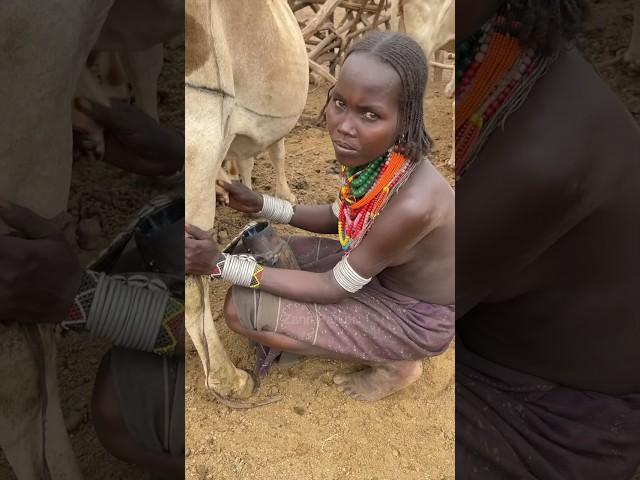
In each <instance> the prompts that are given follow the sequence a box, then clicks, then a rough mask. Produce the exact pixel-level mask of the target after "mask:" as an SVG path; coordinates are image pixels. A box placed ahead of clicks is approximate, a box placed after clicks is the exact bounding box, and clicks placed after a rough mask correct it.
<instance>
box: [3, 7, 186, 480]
mask: <svg viewBox="0 0 640 480" xmlns="http://www.w3.org/2000/svg"><path fill="white" fill-rule="evenodd" d="M117 2H118V3H119V4H121V6H122V4H126V3H129V0H117ZM171 2H173V3H172V4H173V5H174V6H175V5H176V2H175V0H137V1H136V2H135V3H136V5H138V6H141V5H143V4H146V8H147V11H148V12H156V13H157V12H160V11H162V8H165V7H167V5H168V4H169V3H171ZM113 5H114V0H59V1H57V2H55V3H53V4H51V3H50V2H35V1H34V0H3V2H2V9H1V13H0V65H2V66H3V68H0V95H1V96H2V98H3V105H2V109H0V171H1V172H2V174H1V175H0V192H1V193H2V195H3V196H4V197H6V198H7V199H9V200H11V201H13V202H15V203H17V204H19V205H23V206H26V207H29V208H31V209H32V210H34V211H36V212H37V213H39V214H40V215H42V216H45V217H49V218H50V217H54V216H56V215H57V214H58V213H60V212H62V211H65V210H66V206H67V198H68V195H69V187H70V182H71V166H72V130H71V108H70V105H71V100H72V98H73V95H74V92H75V89H76V85H77V82H78V79H79V77H80V73H81V71H82V69H83V67H84V65H85V62H86V59H87V57H88V55H89V51H90V49H91V48H92V47H93V46H94V44H95V43H96V40H97V37H98V34H99V33H100V31H101V28H102V26H103V25H104V24H105V20H106V18H107V16H108V15H109V14H110V11H111V8H112V7H113ZM140 8H142V7H140ZM179 18H180V19H182V14H181V13H180V17H179ZM149 21H150V20H149V19H148V18H147V19H145V22H149ZM160 25H161V23H160V22H157V23H155V24H154V25H152V26H153V31H152V32H140V29H139V28H138V29H137V30H136V29H132V30H131V29H129V28H127V29H125V31H123V32H122V36H121V37H120V38H119V39H118V41H122V42H125V41H126V42H128V43H127V44H128V45H131V44H132V42H133V44H136V45H139V46H140V48H145V47H143V45H147V47H146V48H148V47H149V46H150V45H155V44H157V43H158V40H157V38H156V39H155V41H154V39H153V35H156V34H157V32H158V31H159V30H161V28H160ZM149 42H152V43H150V44H149ZM116 43H117V42H115V41H114V45H115V44H116ZM8 231H9V228H8V227H7V226H6V225H5V224H3V223H2V222H1V221H0V235H3V234H6V233H8ZM0 255H2V252H0ZM55 368H56V363H55V341H54V336H53V329H52V328H51V327H49V326H40V327H33V328H31V327H29V328H27V327H21V326H17V325H9V326H6V325H0V378H1V379H2V381H0V448H2V450H3V451H4V453H5V455H6V457H7V459H8V461H9V463H10V465H11V467H12V468H13V470H14V472H15V473H16V475H17V477H18V479H19V480H43V479H44V480H49V479H52V480H59V479H60V480H62V479H64V480H76V479H80V478H81V475H80V471H79V469H78V466H77V463H76V461H75V457H74V455H73V451H72V449H71V445H70V442H69V438H68V435H67V432H66V429H65V426H64V420H63V416H62V411H61V408H60V400H59V395H58V389H57V380H56V371H55Z"/></svg>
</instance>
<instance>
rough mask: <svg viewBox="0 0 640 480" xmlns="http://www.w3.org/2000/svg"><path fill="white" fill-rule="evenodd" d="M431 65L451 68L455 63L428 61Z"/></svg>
mask: <svg viewBox="0 0 640 480" xmlns="http://www.w3.org/2000/svg"><path fill="white" fill-rule="evenodd" d="M429 65H431V66H432V67H437V68H443V69H444V70H453V69H454V68H455V65H454V64H452V63H440V62H429Z"/></svg>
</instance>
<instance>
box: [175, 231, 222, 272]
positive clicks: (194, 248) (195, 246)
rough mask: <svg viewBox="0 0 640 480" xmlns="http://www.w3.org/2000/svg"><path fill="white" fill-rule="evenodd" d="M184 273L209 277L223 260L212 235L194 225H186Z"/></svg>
mask: <svg viewBox="0 0 640 480" xmlns="http://www.w3.org/2000/svg"><path fill="white" fill-rule="evenodd" d="M184 231H185V232H186V233H187V234H188V235H189V236H188V237H186V238H185V239H184V271H185V273H186V274H187V275H209V274H211V272H212V271H213V267H214V266H215V265H216V263H218V262H219V261H220V260H222V254H221V253H220V250H218V245H217V244H216V242H215V241H214V240H213V238H212V237H211V235H210V234H208V233H207V232H205V231H204V230H200V229H199V228H198V227H194V226H193V225H185V227H184Z"/></svg>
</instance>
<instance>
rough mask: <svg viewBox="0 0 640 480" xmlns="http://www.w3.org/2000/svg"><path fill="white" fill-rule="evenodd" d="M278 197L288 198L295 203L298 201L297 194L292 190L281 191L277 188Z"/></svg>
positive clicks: (287, 199)
mask: <svg viewBox="0 0 640 480" xmlns="http://www.w3.org/2000/svg"><path fill="white" fill-rule="evenodd" d="M276 197H278V198H281V199H283V200H286V201H288V202H291V203H294V204H295V203H296V200H297V199H296V196H295V195H294V194H293V193H291V192H290V191H289V192H280V191H278V190H276Z"/></svg>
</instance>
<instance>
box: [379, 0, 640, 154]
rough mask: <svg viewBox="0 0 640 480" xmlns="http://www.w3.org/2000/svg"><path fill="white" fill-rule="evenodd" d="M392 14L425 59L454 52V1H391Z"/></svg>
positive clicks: (452, 88)
mask: <svg viewBox="0 0 640 480" xmlns="http://www.w3.org/2000/svg"><path fill="white" fill-rule="evenodd" d="M637 1H640V0H637ZM391 12H392V27H393V28H394V29H396V30H398V31H400V32H406V33H407V35H409V36H411V38H413V39H414V40H415V41H417V42H418V43H419V44H420V46H421V47H422V50H424V53H425V55H426V56H427V58H428V59H430V58H431V57H432V55H433V54H435V53H436V52H437V51H438V50H440V49H442V50H446V51H449V52H453V51H454V50H455V31H456V30H455V28H456V13H455V0H392V4H391ZM455 78H456V77H455V75H451V80H450V81H449V83H448V84H447V86H446V87H445V89H444V94H445V95H446V96H447V97H448V98H452V97H453V94H454V92H455V88H456V85H455ZM455 110H456V109H455V101H454V104H453V106H452V109H451V111H452V112H454V114H455ZM451 132H452V134H451V138H452V145H455V134H456V133H455V121H452V126H451ZM449 164H450V165H454V164H455V148H452V150H451V158H450V159H449Z"/></svg>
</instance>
